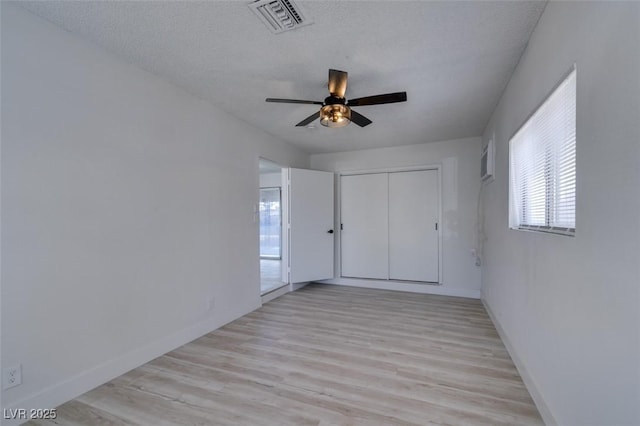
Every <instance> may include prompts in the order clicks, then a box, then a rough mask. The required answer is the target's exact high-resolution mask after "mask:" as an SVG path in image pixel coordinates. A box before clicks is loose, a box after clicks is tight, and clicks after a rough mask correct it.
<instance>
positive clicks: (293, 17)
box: [249, 0, 313, 34]
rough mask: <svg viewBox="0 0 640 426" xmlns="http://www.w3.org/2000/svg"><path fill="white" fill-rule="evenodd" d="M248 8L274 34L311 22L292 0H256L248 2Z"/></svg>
mask: <svg viewBox="0 0 640 426" xmlns="http://www.w3.org/2000/svg"><path fill="white" fill-rule="evenodd" d="M249 8H250V9H251V10H253V13H255V14H256V15H257V16H258V18H260V20H261V21H262V22H264V24H265V25H266V26H267V28H269V30H270V31H271V32H272V33H274V34H279V33H283V32H285V31H290V30H295V29H296V28H299V27H303V26H305V25H309V24H312V23H313V21H312V20H310V19H308V18H307V17H306V16H305V15H304V14H303V12H302V10H301V9H300V6H298V5H296V4H295V3H294V2H293V0H256V1H254V2H253V3H250V4H249Z"/></svg>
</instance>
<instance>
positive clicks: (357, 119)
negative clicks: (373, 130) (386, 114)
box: [351, 110, 373, 127]
mask: <svg viewBox="0 0 640 426" xmlns="http://www.w3.org/2000/svg"><path fill="white" fill-rule="evenodd" d="M351 121H352V122H354V123H356V124H357V125H358V126H360V127H364V126H368V125H369V124H371V123H373V122H372V121H371V120H369V119H368V118H367V117H365V116H364V115H362V114H358V113H357V112H355V111H354V110H351Z"/></svg>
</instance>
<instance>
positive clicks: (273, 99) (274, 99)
mask: <svg viewBox="0 0 640 426" xmlns="http://www.w3.org/2000/svg"><path fill="white" fill-rule="evenodd" d="M265 101H267V102H276V103H281V104H310V105H324V104H323V103H322V102H320V101H304V100H300V99H278V98H267V99H265Z"/></svg>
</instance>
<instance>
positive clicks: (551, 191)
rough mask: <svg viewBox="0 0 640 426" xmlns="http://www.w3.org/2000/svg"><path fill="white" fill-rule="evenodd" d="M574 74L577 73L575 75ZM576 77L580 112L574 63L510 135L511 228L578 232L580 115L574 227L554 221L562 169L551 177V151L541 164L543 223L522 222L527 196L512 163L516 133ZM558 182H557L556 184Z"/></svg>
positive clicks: (547, 232) (575, 159)
mask: <svg viewBox="0 0 640 426" xmlns="http://www.w3.org/2000/svg"><path fill="white" fill-rule="evenodd" d="M574 74H575V75H574ZM572 75H574V76H573V77H574V78H575V84H576V94H575V113H576V116H577V100H578V94H577V66H576V64H573V66H572V67H571V68H570V69H569V70H568V71H567V72H566V73H565V74H564V75H563V76H562V78H561V79H560V81H559V82H558V83H557V84H556V85H555V86H554V87H553V88H552V89H551V90H550V91H549V92H548V93H547V95H546V96H545V97H544V98H543V100H542V101H541V102H540V103H539V104H538V105H537V106H536V107H535V108H534V109H533V112H532V113H531V114H529V116H527V117H526V118H525V120H524V121H523V122H522V124H521V125H520V126H519V127H518V128H517V130H516V131H515V132H514V133H513V134H512V135H511V137H510V138H509V144H508V146H509V163H508V167H509V229H512V230H516V231H525V232H538V233H546V234H557V235H565V236H571V237H574V236H575V232H576V218H577V211H576V210H577V209H576V207H577V205H576V203H575V201H576V199H577V182H576V181H577V179H576V178H577V127H578V126H577V117H576V119H575V122H574V123H575V129H574V130H575V133H574V154H573V156H574V168H573V174H574V190H573V201H574V206H573V216H574V222H573V227H566V226H558V225H557V224H556V223H555V222H554V219H555V218H554V217H553V216H556V217H557V214H558V209H557V204H558V200H557V195H555V193H556V188H555V187H554V180H558V178H559V176H560V175H561V173H560V169H558V170H554V173H553V176H554V177H553V178H551V177H549V173H548V168H549V166H550V165H551V160H550V159H549V158H548V157H549V156H550V155H551V154H550V153H549V152H545V154H544V156H545V159H544V162H543V166H542V172H543V173H542V174H543V177H544V201H545V203H544V204H545V206H544V222H545V224H544V225H533V224H523V223H521V222H522V221H523V220H522V218H521V215H522V214H523V212H524V211H525V210H527V208H526V202H527V200H526V198H525V197H521V196H520V194H516V192H517V191H518V188H515V186H516V185H515V178H514V173H515V170H514V167H513V161H514V160H513V155H514V150H513V141H514V138H515V137H516V136H518V135H519V133H520V132H521V130H522V129H523V128H525V127H526V126H527V125H528V124H529V123H530V122H531V120H532V119H533V118H534V117H535V116H536V114H538V112H539V111H540V109H541V108H542V107H543V106H544V105H545V104H546V103H547V102H548V101H549V99H550V98H551V97H552V96H553V95H554V94H556V92H557V91H558V89H559V88H560V87H561V86H562V85H563V84H564V83H565V82H566V81H567V80H568V79H569V78H570V77H571V76H572ZM555 160H556V161H558V159H557V158H556V159H555ZM556 185H557V184H556ZM552 203H553V204H554V207H553V208H552V207H551V204H552ZM518 204H522V205H521V206H518Z"/></svg>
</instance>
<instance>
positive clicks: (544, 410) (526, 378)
mask: <svg viewBox="0 0 640 426" xmlns="http://www.w3.org/2000/svg"><path fill="white" fill-rule="evenodd" d="M481 300H482V304H483V305H484V308H485V309H486V311H487V313H488V314H489V318H491V321H492V322H493V325H494V326H495V327H496V330H497V331H498V334H499V335H500V338H501V339H502V342H503V343H504V346H505V347H506V348H507V352H509V356H511V360H512V361H513V364H514V365H515V366H516V369H517V370H518V373H520V377H522V381H523V382H524V385H525V387H526V388H527V390H528V391H529V394H530V395H531V398H532V399H533V402H534V403H535V404H536V407H537V408H538V411H539V412H540V415H541V416H542V420H543V421H544V423H545V425H548V426H555V425H557V424H558V422H557V421H556V419H555V417H554V416H553V414H551V410H549V406H548V405H547V403H546V401H545V400H544V397H543V396H542V392H540V389H539V388H538V386H537V385H536V382H535V381H534V380H533V378H532V377H531V375H530V374H529V371H528V370H527V367H525V365H524V363H523V362H522V359H521V358H520V357H519V356H518V353H517V352H516V350H515V348H514V347H513V345H512V344H511V340H510V339H509V336H508V335H507V333H506V332H505V331H504V328H502V325H501V324H500V322H499V321H498V320H497V318H496V316H495V315H494V314H493V311H492V310H491V307H490V306H489V303H488V302H487V300H486V299H481Z"/></svg>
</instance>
